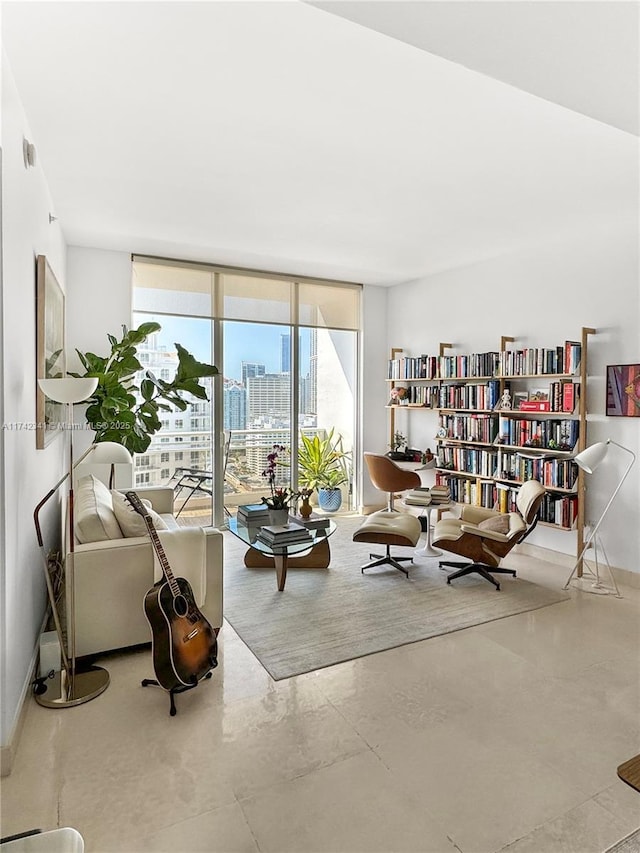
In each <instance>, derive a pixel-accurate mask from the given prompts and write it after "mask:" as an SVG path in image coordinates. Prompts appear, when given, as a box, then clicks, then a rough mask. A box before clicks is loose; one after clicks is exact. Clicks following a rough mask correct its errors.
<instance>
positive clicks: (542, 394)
mask: <svg viewBox="0 0 640 853" xmlns="http://www.w3.org/2000/svg"><path fill="white" fill-rule="evenodd" d="M529 399H530V400H535V401H536V402H537V403H546V402H547V401H548V399H549V389H548V388H536V389H535V390H534V391H532V392H531V393H530V394H529Z"/></svg>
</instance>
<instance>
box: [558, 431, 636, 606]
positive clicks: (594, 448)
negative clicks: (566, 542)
mask: <svg viewBox="0 0 640 853" xmlns="http://www.w3.org/2000/svg"><path fill="white" fill-rule="evenodd" d="M612 444H613V445H615V446H616V447H619V448H620V449H621V450H624V451H625V453H628V454H629V455H630V456H631V461H630V462H629V464H628V466H627V468H626V470H625V472H624V474H623V475H622V477H621V478H620V480H619V482H618V485H617V486H616V487H615V489H614V490H613V494H612V495H611V497H610V498H609V502H608V503H607V505H606V506H605V508H604V510H603V511H602V515H601V516H600V518H599V519H598V521H597V522H596V524H595V525H594V526H593V529H592V530H591V532H590V533H589V536H588V538H587V541H586V542H585V543H584V547H583V549H582V551H581V552H580V556H579V557H578V559H577V560H576V564H575V566H574V567H573V569H572V571H571V574H570V575H569V577H568V578H567V581H566V583H565V585H564V586H563V589H568V588H569V584H570V583H571V581H572V580H573V579H574V576H575V574H576V572H577V571H578V567H579V566H580V563H581V562H582V560H583V559H584V556H585V553H586V551H587V549H588V548H589V547H590V546H591V544H592V543H593V546H594V553H595V566H596V571H595V575H593V574H592V577H595V581H594V583H592V584H591V588H590V589H586V588H585V587H583V591H585V592H594V593H597V594H600V595H606V594H608V593H610V592H612V593H614V594H615V595H616V597H617V598H622V596H621V595H620V591H619V590H618V585H617V583H616V581H615V578H614V576H613V572H612V571H611V566H610V565H609V560H608V558H607V555H606V551H604V548H603V549H602V551H603V553H604V556H605V560H606V563H607V567H608V569H609V575H610V578H611V583H612V587H607V586H606V585H605V584H603V583H602V580H601V578H600V570H599V567H598V530H599V528H600V525H601V524H602V522H603V521H604V519H605V516H606V514H607V513H608V512H609V509H610V507H611V504H612V503H613V502H614V500H615V498H616V495H617V494H618V492H619V491H620V489H621V488H622V484H623V483H624V481H625V480H626V478H627V474H628V473H629V471H631V469H632V467H633V464H634V462H635V461H636V454H635V453H634V452H633V450H629V448H628V447H624V446H623V445H622V444H618V442H617V441H613V439H611V438H608V439H607V440H606V441H604V442H603V441H599V442H598V443H597V444H592V445H591V446H590V447H587V449H586V450H583V451H582V453H578V455H577V456H576V457H574V460H573V461H574V462H575V463H576V464H577V465H578V466H579V467H580V468H582V470H583V471H585V472H586V473H587V474H593V472H594V471H595V470H596V468H598V466H599V465H600V464H601V463H602V462H603V461H604V459H605V457H606V455H607V453H608V451H609V447H610V445H612ZM601 547H602V543H601Z"/></svg>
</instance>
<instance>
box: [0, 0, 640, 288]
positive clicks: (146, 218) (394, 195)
mask: <svg viewBox="0 0 640 853" xmlns="http://www.w3.org/2000/svg"><path fill="white" fill-rule="evenodd" d="M334 5H336V4H332V5H331V10H332V12H333V11H334ZM353 5H354V4H350V3H340V2H338V4H337V6H340V7H342V8H341V9H340V12H341V14H342V13H345V12H347V11H348V12H349V15H352V16H355V14H356V13H358V12H359V10H358V9H356V10H355V11H354V9H353V8H350V9H346V7H347V6H349V7H352V6H353ZM355 5H357V6H358V7H360V12H361V13H366V15H364V14H362V15H359V17H367V18H368V21H366V23H367V24H369V25H370V26H366V27H365V26H361V25H359V24H358V23H354V22H353V21H350V20H346V19H345V18H344V17H342V16H341V14H340V15H338V14H332V13H327V12H326V11H325V10H323V9H319V8H315V7H314V6H312V5H310V4H305V3H301V2H297V0H288V2H271V0H267V2H239V1H238V0H236V2H224V0H222V1H221V2H194V3H190V2H178V3H166V2H165V3H156V2H141V3H137V2H126V3H115V2H106V3H101V2H97V3H89V2H72V3H57V2H45V3H31V2H27V3H3V4H2V25H3V36H2V37H3V43H4V47H5V49H6V52H7V55H8V58H9V63H10V65H11V68H12V71H13V74H14V77H15V80H16V85H17V88H18V91H19V93H20V96H21V99H22V102H23V105H24V108H25V112H26V115H27V117H28V121H29V125H30V128H29V133H30V134H31V136H32V138H33V141H34V142H35V144H36V147H37V151H38V157H39V161H40V163H41V164H42V167H43V169H44V171H45V174H46V176H47V179H48V182H49V186H50V190H51V195H52V198H53V199H54V202H55V211H53V212H54V213H55V214H56V215H57V216H58V217H59V221H60V223H61V225H62V227H63V229H64V232H65V236H66V239H67V242H68V243H69V244H71V245H86V246H96V247H99V248H108V249H121V250H125V251H136V252H146V253H153V254H160V255H165V256H173V257H181V258H190V259H194V260H209V261H215V262H218V263H228V264H240V265H244V266H250V267H259V268H263V269H271V270H279V271H283V272H297V273H300V274H309V275H325V276H329V277H333V278H343V279H348V280H354V281H364V282H369V283H373V284H394V283H397V282H400V281H404V280H408V279H412V278H416V277H418V276H421V275H425V274H429V273H432V272H435V271H438V270H441V269H447V268H450V267H454V266H459V265H463V264H468V263H473V262H475V261H478V260H481V259H483V258H487V257H491V256H494V255H498V254H502V253H504V252H511V251H514V250H517V249H519V248H523V247H527V246H535V245H537V244H539V243H541V242H544V241H548V240H550V239H554V240H555V239H566V238H569V237H571V236H572V235H574V234H580V233H584V232H585V231H588V230H590V229H598V228H602V227H611V226H612V225H620V224H622V223H625V222H632V221H634V220H635V218H636V217H637V207H638V186H637V160H638V148H637V139H636V138H635V137H634V136H633V135H632V134H630V133H627V132H625V131H623V130H621V129H619V127H618V126H613V125H621V124H622V122H623V118H621V117H623V116H624V115H627V117H628V116H629V115H630V114H632V111H631V113H629V111H628V110H627V111H626V113H625V111H624V109H622V108H621V107H620V106H616V105H615V104H614V101H615V103H617V101H616V99H613V98H612V99H611V112H610V115H609V117H608V118H606V117H605V115H604V114H602V111H601V106H602V105H601V104H600V107H599V109H600V114H599V115H597V109H596V108H597V107H598V102H599V101H600V96H596V93H595V92H593V97H592V98H591V99H590V102H589V103H585V102H584V101H583V102H582V103H580V104H578V103H577V100H576V99H577V95H578V89H579V87H578V86H577V85H576V80H577V77H576V74H575V65H576V63H577V65H578V68H580V67H582V68H583V69H584V70H585V74H586V71H587V69H588V71H589V79H591V77H590V75H591V74H592V71H593V69H592V67H591V65H588V64H587V63H588V58H589V57H588V55H587V56H586V57H585V55H584V50H583V47H584V45H583V44H582V40H583V37H584V33H583V32H582V30H580V29H579V28H578V31H576V32H573V35H572V26H571V22H572V19H571V17H570V16H568V15H567V14H566V11H565V7H566V6H581V7H588V6H591V5H592V4H591V3H589V2H587V3H578V2H574V3H551V2H550V3H546V2H543V0H540V5H544V6H549V8H550V9H551V8H555V7H557V8H558V17H557V21H558V27H557V28H554V30H553V41H554V43H555V44H556V46H557V47H558V48H559V49H557V50H554V51H552V52H551V53H550V52H545V55H544V56H539V63H538V66H539V69H540V71H541V72H542V69H543V68H547V69H551V70H552V73H546V74H544V75H542V74H541V79H542V77H544V79H545V81H546V84H547V87H546V91H544V92H543V91H541V90H540V91H538V92H537V94H536V95H534V94H530V93H529V92H526V91H523V90H522V89H519V88H516V86H517V85H521V86H524V87H525V88H533V87H532V86H531V85H528V83H529V84H530V83H531V78H535V73H534V72H535V62H536V52H537V49H538V48H537V47H536V49H535V50H529V51H528V52H525V51H524V50H513V51H512V52H511V55H510V56H509V54H508V52H507V51H506V50H504V51H503V52H502V55H501V57H500V62H499V63H494V66H492V67H487V55H488V54H495V51H494V50H493V48H492V49H491V50H487V44H486V42H485V39H488V34H487V31H488V30H489V31H490V30H492V29H494V28H495V27H496V26H498V17H497V16H498V15H499V12H500V7H505V6H509V7H513V9H514V10H515V9H516V8H517V7H520V6H521V5H522V9H523V15H526V17H525V19H524V20H525V22H526V24H527V29H530V28H531V27H532V24H531V20H532V18H531V10H530V9H529V7H530V6H531V5H532V4H530V3H523V4H520V3H519V2H514V0H509V3H506V4H505V3H499V2H489V0H487V2H477V3H473V4H471V5H472V6H477V7H478V8H477V9H476V10H474V12H473V17H472V18H470V19H469V20H470V21H471V20H472V21H473V26H472V27H471V30H472V31H473V33H475V35H474V37H473V38H466V39H465V40H461V39H458V38H456V37H455V35H456V34H455V31H454V29H455V28H453V27H452V23H451V22H452V20H453V19H452V16H451V14H450V10H449V6H451V5H453V6H457V5H460V6H462V5H464V6H467V5H469V4H467V3H464V4H457V3H447V4H442V3H439V2H436V3H431V2H421V3H414V4H409V5H410V6H415V7H416V9H415V10H414V11H416V12H420V14H419V15H417V16H416V17H415V18H414V19H413V23H411V26H410V30H411V32H413V33H414V35H415V32H417V31H418V30H420V31H421V32H423V33H424V38H422V37H421V38H420V40H416V39H412V40H413V41H415V42H416V44H417V45H418V46H419V47H420V48H423V49H416V47H415V46H413V45H412V44H407V43H406V41H405V40H403V39H406V38H407V32H408V31H407V26H406V23H407V19H406V18H403V20H404V21H405V24H404V25H403V27H401V28H400V29H398V27H395V26H394V27H393V28H389V25H390V24H391V23H394V24H395V23H396V21H395V18H394V16H393V14H392V11H391V9H390V8H389V7H390V4H388V3H380V4H379V3H378V2H376V0H374V2H362V3H358V4H355ZM378 5H380V6H381V7H382V6H384V7H386V18H385V19H384V20H381V19H380V17H379V16H378V17H376V19H375V20H373V13H374V12H375V8H374V7H376V8H377V6H378ZM534 5H537V4H534ZM595 5H597V6H598V7H600V6H603V7H605V6H606V7H612V8H615V9H616V12H614V13H613V18H615V21H616V23H615V26H614V25H612V27H611V29H610V30H605V23H606V20H605V19H606V14H605V10H604V9H602V10H601V15H602V16H604V17H601V18H600V19H599V20H600V30H601V31H602V32H605V31H606V32H607V33H608V34H609V35H608V39H610V41H608V40H606V41H607V44H608V48H607V51H606V53H607V55H608V56H614V58H615V56H616V55H619V56H620V57H622V56H623V55H627V54H628V53H629V48H628V44H627V43H628V41H629V39H628V38H627V35H628V33H627V32H626V30H625V29H624V28H622V30H621V31H620V28H619V26H618V23H617V21H618V17H619V12H618V11H617V7H618V6H619V5H622V6H625V7H628V8H629V9H632V8H635V7H636V4H635V3H632V4H629V3H623V4H617V3H604V4H600V3H597V4H595ZM402 6H403V7H405V6H406V4H404V3H403V4H402ZM525 9H526V10H527V11H526V12H525V11H524V10H525ZM481 10H485V12H484V14H485V15H486V16H487V17H486V20H485V19H484V18H483V14H482V11H481ZM335 11H338V10H337V9H336V10H335ZM636 11H637V9H636ZM405 14H406V8H405V9H404V11H403V15H405ZM422 15H425V16H426V17H424V19H423V20H421V16H422ZM383 17H384V16H383ZM507 17H508V18H509V21H510V23H509V26H508V28H507V29H505V30H504V32H505V33H506V34H507V35H508V38H507V39H506V41H508V42H509V44H511V42H512V37H513V34H514V33H515V27H516V23H517V16H515V15H514V12H512V11H509V13H508V16H507ZM483 20H484V22H485V26H481V22H482V21H483ZM505 20H506V18H505ZM612 20H613V19H612ZM398 21H400V18H398ZM438 21H439V22H440V31H441V36H442V38H441V39H439V41H440V49H439V50H436V47H438V45H435V44H432V43H431V41H432V38H433V34H434V32H436V31H437V27H436V24H435V23H434V22H438ZM383 24H384V26H383ZM505 26H506V25H505ZM548 26H549V27H550V26H551V22H549V24H548ZM370 27H373V29H372V28H370ZM377 29H385V31H389V32H391V29H393V32H392V36H393V37H390V36H389V35H385V34H384V33H381V32H377V31H376V30H377ZM534 29H535V32H533V31H532V44H531V45H530V47H532V46H533V47H535V46H539V45H540V36H541V29H540V27H537V28H534ZM524 36H526V33H525V34H524ZM519 37H520V39H521V43H522V45H524V44H525V43H526V38H523V34H522V32H521V31H520V36H519ZM572 38H573V39H574V40H576V44H575V45H574V47H575V50H574V51H569V48H568V47H564V46H568V45H570V44H572ZM462 41H464V43H463V44H461V42H462ZM483 44H484V47H482V45H483ZM493 44H494V47H495V41H494V42H493ZM474 45H475V48H477V50H476V52H475V54H476V55H474V56H472V54H473V51H472V50H471V48H474ZM625 45H626V46H625ZM481 47H482V50H481V49H480V48H481ZM631 48H632V50H631V54H633V55H634V59H635V60H637V51H638V46H637V32H636V35H635V39H634V40H633V44H632V45H631ZM438 52H441V53H442V56H437V55H435V54H436V53H438ZM562 52H565V55H566V68H567V73H566V75H563V68H562V65H561V64H560V65H558V62H557V58H558V56H561V54H562ZM634 52H635V53H634ZM483 53H484V59H483V58H482V55H481V54H483ZM552 53H553V62H552V61H551V55H552ZM604 53H605V51H603V52H602V55H604ZM454 54H455V55H454ZM525 54H526V55H525ZM444 56H449V58H446V59H445V58H443V57H444ZM521 58H522V61H520V60H521ZM450 59H455V60H456V61H455V62H454V61H450ZM481 59H482V62H481ZM472 60H473V61H472ZM625 62H626V63H627V65H624V63H622V59H621V67H622V66H624V67H627V66H628V60H625ZM459 63H460V64H459ZM483 63H484V66H483ZM593 64H595V65H596V67H597V68H600V69H603V68H604V67H605V66H604V65H603V64H602V59H601V56H599V58H598V59H597V62H596V58H595V57H594V61H593ZM465 65H468V66H471V65H477V66H478V67H480V68H482V70H483V72H485V73H479V72H477V71H474V70H471V67H464V66H465ZM497 65H500V66H501V68H497ZM614 65H615V63H614ZM509 70H510V71H511V72H512V73H509V74H508V73H507V72H508V71H509ZM498 71H500V74H498ZM609 73H611V75H612V76H611V85H610V86H609V88H612V89H614V90H616V91H617V90H618V89H619V88H620V77H619V75H617V73H614V71H612V70H611V69H610V68H609V70H608V71H607V74H609ZM607 74H604V73H603V74H602V76H603V77H606V76H607ZM488 75H491V76H488ZM498 76H502V77H503V78H504V79H505V80H508V83H504V82H501V81H500V80H498V79H493V78H494V77H498ZM565 76H566V80H565ZM622 76H623V77H625V76H626V72H625V74H623V75H622ZM525 78H529V81H528V83H527V79H525ZM607 79H609V78H608V77H607ZM533 82H535V80H534V81H533ZM564 83H566V85H563V84H564ZM551 84H554V85H555V84H557V85H555V90H556V91H555V93H554V92H552V91H550V86H551ZM587 88H589V89H590V87H587ZM560 90H564V101H565V103H566V104H570V105H571V106H572V107H573V109H568V108H567V106H560V105H558V104H557V103H553V102H552V101H553V100H554V98H555V99H557V100H558V101H561V100H562V98H561V97H560V96H559V94H558V92H560ZM567 93H570V95H571V97H570V98H569V96H568V95H567ZM572 99H573V101H574V102H573V103H570V102H571V100H572ZM618 100H620V103H622V102H623V101H624V100H625V99H624V98H621V99H618ZM604 101H605V102H606V101H607V97H604ZM576 110H579V111H576ZM591 115H597V118H593V117H591ZM624 120H626V119H624ZM607 121H608V122H610V123H606V122H607Z"/></svg>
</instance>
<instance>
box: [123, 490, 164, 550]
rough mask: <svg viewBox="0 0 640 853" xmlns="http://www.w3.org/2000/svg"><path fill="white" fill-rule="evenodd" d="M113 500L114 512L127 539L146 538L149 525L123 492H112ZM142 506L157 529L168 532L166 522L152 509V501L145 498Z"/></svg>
mask: <svg viewBox="0 0 640 853" xmlns="http://www.w3.org/2000/svg"><path fill="white" fill-rule="evenodd" d="M111 498H112V500H113V511H114V513H115V515H116V518H117V520H118V524H119V525H120V528H121V530H122V532H123V534H124V536H125V538H126V539H130V538H133V537H136V536H146V535H147V525H146V524H145V521H144V518H143V517H142V516H141V515H140V513H138V512H136V511H135V509H134V508H133V507H132V506H131V504H130V503H129V501H128V500H127V499H126V497H125V496H124V495H123V494H122V492H118V491H116V490H115V489H114V490H113V491H112V492H111ZM142 504H143V506H144V508H145V509H146V510H147V512H148V513H149V515H150V516H151V521H152V522H153V526H154V527H155V529H156V530H166V529H167V525H166V524H165V522H164V520H163V519H162V518H161V517H160V516H159V515H158V513H157V512H155V511H154V510H153V509H152V508H151V501H147V500H144V498H143V499H142Z"/></svg>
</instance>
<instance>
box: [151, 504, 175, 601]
mask: <svg viewBox="0 0 640 853" xmlns="http://www.w3.org/2000/svg"><path fill="white" fill-rule="evenodd" d="M144 523H145V524H146V525H147V531H148V533H149V538H150V539H151V544H152V545H153V550H154V551H155V552H156V556H157V557H158V562H159V563H160V566H161V568H162V572H163V574H164V576H165V578H166V580H167V583H168V584H169V586H170V587H171V592H172V593H173V595H174V596H175V595H180V587H179V586H178V582H177V580H176V579H175V576H174V574H173V572H172V571H171V566H170V565H169V560H167V555H166V554H165V553H164V548H163V547H162V542H160V537H159V536H158V531H157V530H156V528H155V526H154V524H153V521H152V519H151V516H150V515H145V516H144Z"/></svg>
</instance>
